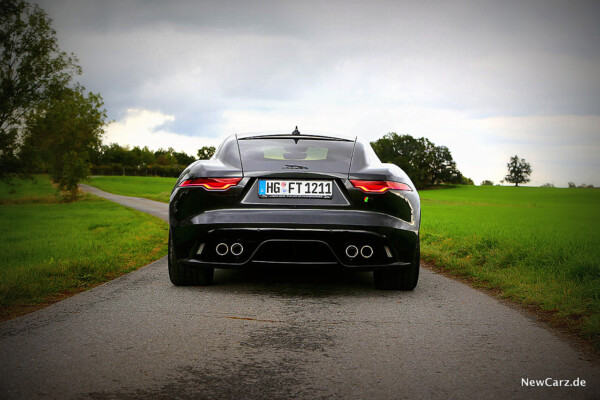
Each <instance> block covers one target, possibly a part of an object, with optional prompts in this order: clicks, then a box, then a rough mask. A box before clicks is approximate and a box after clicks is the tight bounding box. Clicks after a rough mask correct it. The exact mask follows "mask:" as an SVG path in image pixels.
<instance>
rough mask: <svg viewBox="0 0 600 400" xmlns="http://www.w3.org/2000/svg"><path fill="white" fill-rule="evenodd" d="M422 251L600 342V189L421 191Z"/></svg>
mask: <svg viewBox="0 0 600 400" xmlns="http://www.w3.org/2000/svg"><path fill="white" fill-rule="evenodd" d="M420 195H421V201H422V228H421V243H422V254H423V257H424V258H425V259H427V260H429V261H431V262H433V263H434V264H435V265H437V266H438V267H441V268H443V269H444V270H447V271H449V272H451V273H453V274H456V275H459V276H464V277H467V278H469V279H470V280H471V281H473V282H475V283H476V284H479V285H482V286H484V287H488V288H494V289H498V290H499V291H500V292H501V295H502V296H503V297H506V298H509V299H511V300H514V301H516V302H518V303H520V304H523V305H526V306H533V307H534V308H536V309H540V310H543V311H545V312H547V313H548V315H550V322H552V323H555V324H558V325H562V326H567V327H569V328H571V329H573V330H575V331H577V332H578V333H579V334H580V335H582V336H583V337H585V338H586V339H588V340H591V341H592V342H593V343H595V345H596V347H597V348H600V262H599V260H600V228H599V226H600V225H599V224H600V208H599V207H598V205H600V190H594V189H555V188H533V187H519V188H515V187H473V186H462V187H461V186H459V187H457V188H455V189H447V190H430V191H422V192H420Z"/></svg>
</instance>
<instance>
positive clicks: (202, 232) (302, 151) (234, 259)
mask: <svg viewBox="0 0 600 400" xmlns="http://www.w3.org/2000/svg"><path fill="white" fill-rule="evenodd" d="M419 219H420V208H419V198H418V194H417V192H416V191H415V190H414V187H413V185H412V182H410V180H409V179H408V177H406V175H404V173H403V172H402V171H401V170H400V169H399V168H397V167H395V166H391V165H386V164H381V163H379V160H377V158H376V156H375V155H374V153H372V150H371V147H370V146H369V145H368V144H365V143H362V142H360V141H356V140H352V139H345V138H334V137H320V136H307V135H302V136H299V135H275V136H258V137H256V136H253V137H239V138H238V137H232V138H229V139H228V140H226V141H225V142H224V143H223V145H222V146H221V148H220V149H219V150H218V152H217V153H216V154H215V156H214V157H213V159H212V160H211V161H207V162H197V163H196V164H193V165H192V166H190V168H189V169H188V170H186V171H185V172H184V173H183V174H182V176H181V177H180V179H179V180H178V182H177V185H176V186H175V188H174V190H173V193H172V196H171V203H170V224H171V238H172V249H173V253H174V257H173V259H174V260H176V262H177V263H180V264H182V265H185V266H187V267H188V268H244V267H245V266H248V265H251V264H256V263H261V264H290V263H293V264H324V265H327V264H331V265H341V266H344V267H347V268H352V269H368V270H392V269H402V268H406V267H407V266H410V265H411V263H412V262H414V254H415V248H416V247H417V246H418V232H419V222H420V221H419Z"/></svg>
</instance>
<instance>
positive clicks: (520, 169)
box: [504, 155, 532, 186]
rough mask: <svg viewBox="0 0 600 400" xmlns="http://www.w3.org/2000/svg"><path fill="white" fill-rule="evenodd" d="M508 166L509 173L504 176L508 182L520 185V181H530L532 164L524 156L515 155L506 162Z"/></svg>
mask: <svg viewBox="0 0 600 400" xmlns="http://www.w3.org/2000/svg"><path fill="white" fill-rule="evenodd" d="M506 166H507V167H508V175H506V176H505V177H504V179H505V180H506V181H507V182H510V183H514V184H515V186H519V183H527V182H529V181H530V179H529V175H531V172H532V169H531V165H530V164H529V163H528V162H527V161H525V159H524V158H521V159H520V158H519V156H517V155H515V156H514V157H511V158H510V162H509V163H508V164H506Z"/></svg>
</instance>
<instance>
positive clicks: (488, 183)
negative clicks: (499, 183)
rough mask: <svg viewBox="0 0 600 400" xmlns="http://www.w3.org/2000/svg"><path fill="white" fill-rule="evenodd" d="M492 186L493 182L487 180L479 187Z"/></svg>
mask: <svg viewBox="0 0 600 400" xmlns="http://www.w3.org/2000/svg"><path fill="white" fill-rule="evenodd" d="M492 185H494V182H492V181H490V180H489V179H486V180H484V181H483V182H481V186H492Z"/></svg>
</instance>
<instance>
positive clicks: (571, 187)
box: [569, 182, 577, 189]
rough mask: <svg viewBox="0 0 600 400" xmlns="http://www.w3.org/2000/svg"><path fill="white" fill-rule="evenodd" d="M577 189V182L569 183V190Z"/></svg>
mask: <svg viewBox="0 0 600 400" xmlns="http://www.w3.org/2000/svg"><path fill="white" fill-rule="evenodd" d="M576 187H577V185H575V182H569V188H570V189H573V188H576Z"/></svg>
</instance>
